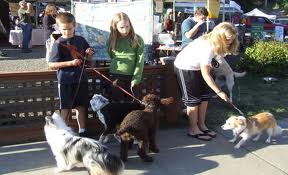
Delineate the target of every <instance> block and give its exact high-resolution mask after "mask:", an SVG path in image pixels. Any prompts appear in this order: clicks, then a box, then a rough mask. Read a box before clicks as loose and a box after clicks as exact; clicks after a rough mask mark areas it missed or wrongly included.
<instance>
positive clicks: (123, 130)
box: [116, 94, 173, 162]
mask: <svg viewBox="0 0 288 175" xmlns="http://www.w3.org/2000/svg"><path fill="white" fill-rule="evenodd" d="M143 102H144V103H145V109H144V110H135V111H132V112H130V113H129V114H128V115H127V116H126V117H125V118H124V120H123V121H122V123H121V125H120V128H119V129H118V131H117V133H116V134H117V135H119V136H120V138H121V150H120V157H121V159H122V160H123V161H127V157H128V147H129V145H130V143H131V141H133V139H137V140H138V142H139V143H138V155H139V156H140V158H141V159H142V160H143V161H145V162H152V161H153V158H152V157H150V156H148V155H147V152H146V148H147V147H148V146H149V150H151V151H152V152H154V153H158V152H159V148H158V147H157V145H156V140H155V136H156V130H157V128H158V122H159V118H158V117H157V110H158V109H159V108H160V105H161V104H162V105H168V104H171V103H172V102H173V98H172V97H170V98H160V97H159V96H157V95H154V94H148V95H146V96H144V97H143Z"/></svg>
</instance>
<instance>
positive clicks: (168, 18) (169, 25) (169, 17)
mask: <svg viewBox="0 0 288 175" xmlns="http://www.w3.org/2000/svg"><path fill="white" fill-rule="evenodd" d="M173 30H174V25H173V10H172V9H171V8H169V9H167V11H166V14H165V15H164V19H163V32H165V33H171V32H173Z"/></svg>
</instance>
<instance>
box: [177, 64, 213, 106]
mask: <svg viewBox="0 0 288 175" xmlns="http://www.w3.org/2000/svg"><path fill="white" fill-rule="evenodd" d="M176 71H177V80H178V84H179V86H180V90H181V93H182V101H183V103H184V104H185V105H186V106H198V105H199V104H200V103H201V102H202V101H208V100H209V99H210V97H211V95H210V88H209V86H208V85H207V83H206V82H205V80H204V79H203V77H202V74H201V71H200V70H181V69H177V68H176Z"/></svg>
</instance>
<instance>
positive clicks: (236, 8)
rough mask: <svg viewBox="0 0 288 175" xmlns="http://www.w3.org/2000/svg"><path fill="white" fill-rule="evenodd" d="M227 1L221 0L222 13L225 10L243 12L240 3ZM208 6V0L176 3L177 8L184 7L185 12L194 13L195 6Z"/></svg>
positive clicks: (227, 11)
mask: <svg viewBox="0 0 288 175" xmlns="http://www.w3.org/2000/svg"><path fill="white" fill-rule="evenodd" d="M224 3H225V1H223V2H222V1H221V4H220V13H222V12H223V11H225V12H226V13H234V12H240V13H243V11H242V10H241V6H240V5H238V4H237V3H236V2H234V1H230V3H229V4H224ZM206 6H207V1H205V2H204V1H199V2H198V1H195V2H177V1H176V4H175V7H176V8H183V9H184V12H185V13H194V8H193V7H206Z"/></svg>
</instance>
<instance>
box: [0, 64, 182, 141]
mask: <svg viewBox="0 0 288 175" xmlns="http://www.w3.org/2000/svg"><path fill="white" fill-rule="evenodd" d="M97 70H98V71H100V72H101V73H103V74H104V75H107V74H108V68H97ZM88 75H89V92H88V93H89V96H90V97H92V96H93V94H95V93H97V94H103V95H106V96H107V91H106V90H107V88H106V86H107V84H108V82H107V81H105V80H104V79H103V78H102V77H101V76H100V75H98V74H96V73H95V71H94V70H93V69H88ZM140 89H141V92H139V93H138V94H142V96H143V95H144V94H146V93H148V92H151V91H153V92H154V93H158V94H159V95H160V96H162V97H168V96H173V97H175V98H176V99H177V85H176V79H175V75H174V73H173V69H172V67H171V66H170V67H169V66H145V69H144V73H143V82H142V85H141V88H140ZM58 106H59V98H58V94H57V80H56V73H55V71H44V72H21V73H2V74H0V138H1V139H0V144H1V145H2V144H7V143H17V142H25V141H29V140H38V139H43V136H44V135H43V126H44V117H45V116H47V115H51V114H52V113H53V112H54V111H56V110H58ZM178 109H179V108H178V105H177V103H174V104H173V106H172V107H171V106H170V107H165V108H164V109H163V114H164V115H163V118H162V120H163V121H166V122H170V123H171V122H175V121H176V120H177V116H178V114H179V110H178ZM71 126H72V127H76V126H77V123H76V121H75V120H71ZM88 129H89V130H90V131H92V132H95V133H97V132H98V133H99V132H100V131H101V130H102V129H103V128H102V125H101V124H100V122H99V121H98V118H97V116H96V114H95V112H93V111H92V110H91V109H89V110H88Z"/></svg>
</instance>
